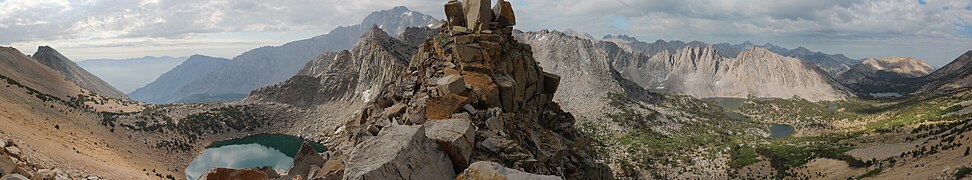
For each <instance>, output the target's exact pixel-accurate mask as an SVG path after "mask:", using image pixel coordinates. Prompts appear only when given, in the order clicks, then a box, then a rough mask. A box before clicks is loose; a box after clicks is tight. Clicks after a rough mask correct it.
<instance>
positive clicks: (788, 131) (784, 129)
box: [770, 124, 796, 138]
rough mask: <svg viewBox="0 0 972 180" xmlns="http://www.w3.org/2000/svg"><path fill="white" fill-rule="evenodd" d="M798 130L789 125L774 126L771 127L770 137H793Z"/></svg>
mask: <svg viewBox="0 0 972 180" xmlns="http://www.w3.org/2000/svg"><path fill="white" fill-rule="evenodd" d="M794 133H796V130H795V129H793V126H790V125H789V124H772V125H770V137H772V138H785V137H790V136H793V134H794Z"/></svg>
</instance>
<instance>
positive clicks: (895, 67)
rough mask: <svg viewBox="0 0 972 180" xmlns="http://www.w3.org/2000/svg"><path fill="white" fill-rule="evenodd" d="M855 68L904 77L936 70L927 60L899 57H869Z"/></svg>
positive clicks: (917, 75)
mask: <svg viewBox="0 0 972 180" xmlns="http://www.w3.org/2000/svg"><path fill="white" fill-rule="evenodd" d="M854 69H855V70H859V71H864V72H867V73H877V72H878V71H883V72H888V73H895V74H899V75H901V76H904V77H921V76H925V75H928V74H930V73H932V71H934V69H932V68H931V66H929V65H928V64H927V63H925V61H922V60H916V59H914V58H899V57H886V58H868V59H866V60H864V62H862V63H861V64H859V65H858V66H855V67H854Z"/></svg>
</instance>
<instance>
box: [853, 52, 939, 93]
mask: <svg viewBox="0 0 972 180" xmlns="http://www.w3.org/2000/svg"><path fill="white" fill-rule="evenodd" d="M932 71H934V69H932V68H931V66H929V65H928V64H926V63H925V62H924V61H921V60H916V59H914V58H897V57H887V58H877V59H875V58H868V59H867V60H864V62H863V63H861V64H858V65H856V66H854V67H853V68H851V69H850V70H848V71H846V72H844V73H841V74H840V75H839V76H838V77H837V81H838V82H840V83H841V84H843V85H844V86H847V87H848V88H851V89H854V90H856V91H858V92H862V93H867V94H872V93H900V94H906V93H907V92H906V91H907V90H906V89H908V88H904V89H902V87H908V86H910V85H908V84H906V83H900V82H902V81H904V80H906V79H909V78H917V77H921V76H925V75H928V74H930V73H931V72H932Z"/></svg>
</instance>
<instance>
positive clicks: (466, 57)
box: [453, 45, 483, 62]
mask: <svg viewBox="0 0 972 180" xmlns="http://www.w3.org/2000/svg"><path fill="white" fill-rule="evenodd" d="M453 51H455V56H456V57H457V58H459V59H460V60H461V61H462V62H479V61H482V60H483V50H482V49H480V48H479V47H476V46H472V45H459V46H456V47H455V48H453Z"/></svg>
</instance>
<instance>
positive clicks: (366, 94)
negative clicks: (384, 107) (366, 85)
mask: <svg viewBox="0 0 972 180" xmlns="http://www.w3.org/2000/svg"><path fill="white" fill-rule="evenodd" d="M371 92H372V91H371V89H368V90H365V91H364V92H361V100H362V101H364V103H370V102H371Z"/></svg>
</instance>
